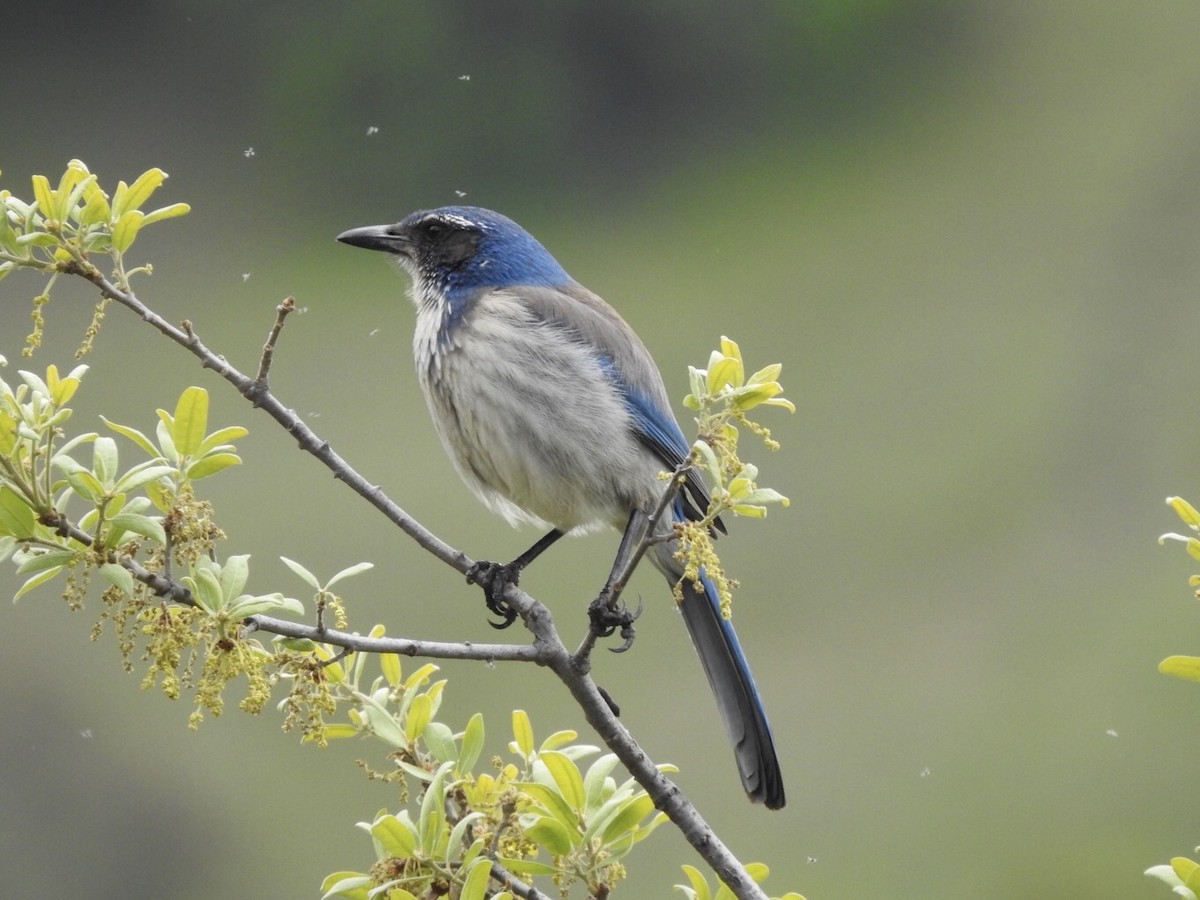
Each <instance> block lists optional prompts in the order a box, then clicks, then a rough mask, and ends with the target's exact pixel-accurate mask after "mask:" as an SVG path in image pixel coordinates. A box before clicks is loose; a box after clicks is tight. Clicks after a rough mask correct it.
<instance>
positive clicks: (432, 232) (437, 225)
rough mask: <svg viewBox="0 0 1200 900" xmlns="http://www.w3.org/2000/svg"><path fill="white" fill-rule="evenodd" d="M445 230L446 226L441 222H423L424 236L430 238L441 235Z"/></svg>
mask: <svg viewBox="0 0 1200 900" xmlns="http://www.w3.org/2000/svg"><path fill="white" fill-rule="evenodd" d="M445 230H446V228H445V226H444V225H442V223H441V222H426V223H425V236H426V237H431V238H436V237H441V235H442V232H444V231H445Z"/></svg>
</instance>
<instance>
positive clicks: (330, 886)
mask: <svg viewBox="0 0 1200 900" xmlns="http://www.w3.org/2000/svg"><path fill="white" fill-rule="evenodd" d="M374 884H375V882H374V880H372V878H371V876H370V875H360V874H359V873H358V872H334V873H333V874H332V875H329V876H328V877H326V879H325V880H324V881H322V882H321V890H322V891H324V892H325V893H323V894H322V895H321V900H331V898H333V897H344V898H346V900H367V898H368V897H369V895H370V893H371V888H372V886H374Z"/></svg>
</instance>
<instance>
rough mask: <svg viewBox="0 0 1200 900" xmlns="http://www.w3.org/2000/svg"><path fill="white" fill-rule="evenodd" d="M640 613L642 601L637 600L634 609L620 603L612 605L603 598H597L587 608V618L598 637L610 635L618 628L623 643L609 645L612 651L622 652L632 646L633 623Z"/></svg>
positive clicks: (634, 634) (633, 635) (634, 635)
mask: <svg viewBox="0 0 1200 900" xmlns="http://www.w3.org/2000/svg"><path fill="white" fill-rule="evenodd" d="M641 614H642V601H641V600H638V606H637V609H636V610H630V609H629V607H627V606H625V605H624V604H621V605H620V606H612V605H611V604H609V603H607V602H606V601H605V599H604V598H599V599H597V600H596V601H595V602H593V603H592V605H591V606H590V607H589V608H588V618H589V619H590V620H591V623H592V633H593V634H595V635H596V637H598V638H606V637H611V636H612V635H613V633H614V632H616V631H617V629H618V628H619V629H620V630H621V638H622V640H623V643H622V644H621V646H619V647H610V648H609V649H610V650H612V652H613V653H624V652H625V651H626V650H628V649H629V648H630V647H632V646H633V639H634V637H636V633H635V631H634V628H633V623H634V622H636V621H637V619H638V617H639V616H640V615H641Z"/></svg>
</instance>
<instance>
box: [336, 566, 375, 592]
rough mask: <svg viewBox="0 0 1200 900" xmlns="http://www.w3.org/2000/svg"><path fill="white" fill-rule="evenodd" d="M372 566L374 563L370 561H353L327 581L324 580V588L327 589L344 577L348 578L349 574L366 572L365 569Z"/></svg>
mask: <svg viewBox="0 0 1200 900" xmlns="http://www.w3.org/2000/svg"><path fill="white" fill-rule="evenodd" d="M373 568H375V563H370V562H360V563H355V564H354V565H352V566H347V567H346V568H344V569H342V571H340V572H338V573H337V574H336V575H334V576H333V577H332V578H330V579H329V581H328V582H326V584H325V590H329V589H330V588H332V587H333V586H334V585H335V584H337V583H338V582H339V581H341V580H342V579H344V578H350V577H351V576H354V575H358V574H359V573H361V572H366V571H367V570H369V569H373Z"/></svg>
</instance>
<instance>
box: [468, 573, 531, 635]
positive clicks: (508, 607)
mask: <svg viewBox="0 0 1200 900" xmlns="http://www.w3.org/2000/svg"><path fill="white" fill-rule="evenodd" d="M520 578H521V569H520V568H519V567H518V566H514V565H513V564H512V563H494V562H477V563H475V565H473V566H471V568H470V569H468V570H467V583H468V584H477V585H479V586H480V587H481V588H483V595H484V598H485V599H486V602H487V608H488V609H489V610H490V611H491V612H493V613H495V614H496V615H498V616H499V617H500V618H501V619H502V620H503V621H500V622H492V621H489V622H488V624H489V625H491V626H492V627H493V628H507V627H508V626H509V625H511V624H512V623H513V622H515V621H516V620H517V611H516V610H515V609H513V608H512V604H511V603H509V602H508V601H507V600H505V599H504V591H505V590H506V589H507V588H508V586H509V585H510V584H511V585H513V586H514V587H516V585H517V582H518V581H519V580H520Z"/></svg>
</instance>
